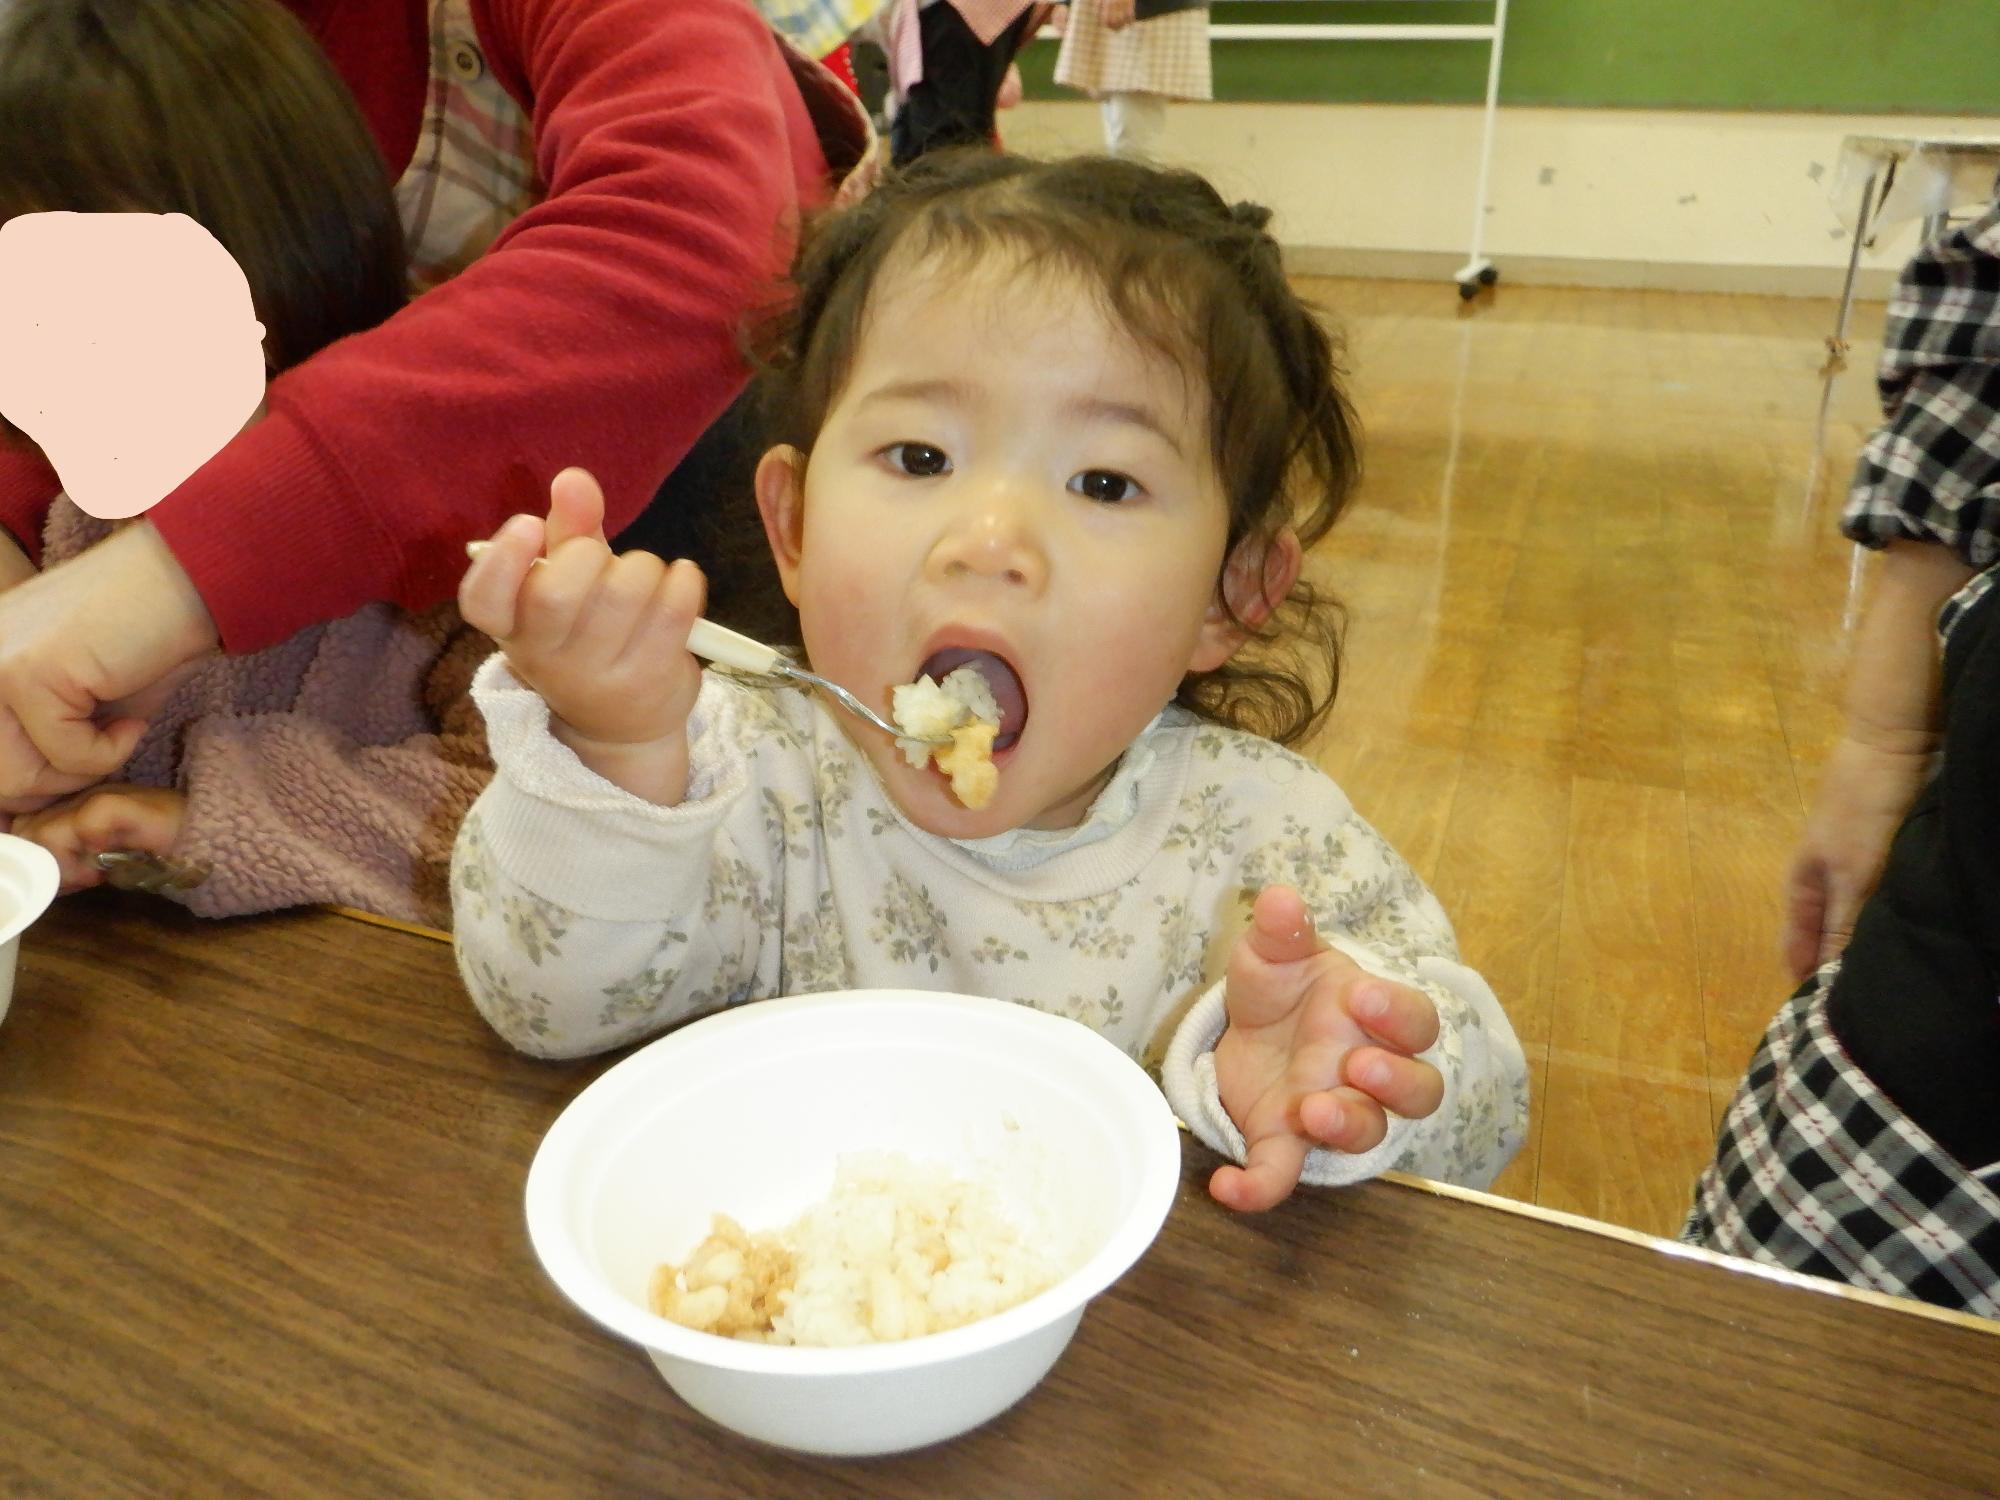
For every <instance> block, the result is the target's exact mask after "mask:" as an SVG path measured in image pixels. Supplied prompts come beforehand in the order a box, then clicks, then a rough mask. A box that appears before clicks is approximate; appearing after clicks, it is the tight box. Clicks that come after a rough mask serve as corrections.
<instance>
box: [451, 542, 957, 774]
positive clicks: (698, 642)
mask: <svg viewBox="0 0 2000 1500" xmlns="http://www.w3.org/2000/svg"><path fill="white" fill-rule="evenodd" d="M488 545H489V544H488V543H486V542H467V543H466V544H465V555H466V556H467V557H472V558H477V557H478V556H479V554H480V553H482V552H484V551H485V550H486V548H487V546H488ZM547 561H548V559H547V558H545V557H538V558H536V559H535V563H534V565H535V566H536V567H540V566H541V565H542V564H543V563H545V562H547ZM687 648H688V650H690V651H692V652H693V653H694V654H695V655H696V656H699V657H701V658H702V659H703V660H704V661H712V662H716V663H718V664H720V665H722V666H725V667H734V668H735V669H736V670H737V671H739V672H749V673H752V674H754V675H755V676H759V677H786V678H790V679H791V680H792V681H794V682H800V683H804V684H805V685H806V686H808V687H816V688H818V689H820V691H822V692H824V693H826V694H827V695H828V696H829V697H831V698H832V699H833V700H834V701H835V702H836V703H838V704H839V705H840V706H841V707H842V708H844V709H846V710H847V711H848V712H849V713H852V714H856V715H858V716H859V717H861V718H863V719H866V720H867V721H868V722H869V723H870V724H873V725H874V726H875V727H876V728H877V729H879V730H881V731H882V732H883V733H884V734H889V735H894V736H895V737H896V738H897V739H902V740H913V741H915V742H916V743H918V744H924V745H944V744H949V743H950V742H951V736H950V735H944V736H941V737H939V738H937V739H925V738H923V737H922V736H919V735H913V734H908V733H906V732H905V731H903V730H902V729H899V728H898V727H897V726H896V725H894V724H892V723H891V722H890V721H889V720H887V719H885V718H883V717H882V716H881V715H880V714H878V713H876V712H875V710H874V709H872V708H870V707H869V706H868V705H867V704H865V703H863V702H862V701H861V700H860V699H859V698H857V697H855V696H854V694H852V693H850V692H849V691H848V690H847V689H846V688H844V687H842V686H841V685H840V684H839V683H837V682H831V681H829V680H828V679H826V678H824V677H822V676H820V675H819V674H818V673H817V672H808V671H807V670H806V669H805V668H804V667H802V666H800V665H798V664H797V663H796V662H794V661H792V660H791V659H790V658H789V657H787V656H786V655H785V653H784V652H782V651H780V650H779V649H778V648H777V647H776V646H767V645H765V644H764V643H763V642H762V641H753V640H752V639H750V637H749V636H747V635H739V634H738V633H737V632H736V631H734V630H731V629H729V628H728V627H727V626H725V625H718V624H716V623H715V622H714V621H713V620H701V619H698V620H696V621H695V622H694V624H693V625H692V626H690V627H689V628H688V641H687Z"/></svg>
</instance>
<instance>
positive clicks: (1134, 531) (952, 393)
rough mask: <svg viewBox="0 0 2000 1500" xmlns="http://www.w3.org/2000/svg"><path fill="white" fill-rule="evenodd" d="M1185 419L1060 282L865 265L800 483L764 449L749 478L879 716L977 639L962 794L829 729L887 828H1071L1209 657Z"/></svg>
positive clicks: (781, 548)
mask: <svg viewBox="0 0 2000 1500" xmlns="http://www.w3.org/2000/svg"><path fill="white" fill-rule="evenodd" d="M1207 423H1208V406H1207V394H1206V392H1205V391H1204V390H1203V389H1202V388H1201V384H1200V381H1199V380H1198V379H1197V380H1193V381H1190V380H1188V379H1186V378H1184V376H1183V373H1182V371H1181V370H1180V369H1179V368H1178V367H1177V366H1176V365H1174V364H1172V363H1171V362H1169V361H1167V360H1166V359H1164V358H1162V357H1161V356H1160V355H1159V354H1158V353H1156V352H1153V351H1150V350H1146V349H1143V348H1141V346H1139V345H1138V344H1137V343H1136V342H1135V341H1134V340H1132V338H1131V337H1130V336H1129V335H1127V334H1126V333H1125V332H1124V331H1123V329H1121V328H1119V327H1117V326H1115V325H1113V324H1112V323H1111V322H1109V321H1108V320H1107V317H1106V315H1105V312H1104V311H1103V310H1102V309H1101V308H1100V307H1099V306H1098V303H1097V299H1096V297H1095V296H1094V295H1093V294H1092V293H1091V292H1090V291H1089V290H1088V289H1087V288H1085V287H1084V286H1082V285H1081V284H1080V283H1077V282H1075V281H1072V280H1070V279H1067V278H1065V277H1062V276H1059V275H1050V274H1047V273H1042V274H1033V273H1026V272H1013V271H1010V270H1007V269H1005V268H1001V269H988V270H982V271H978V272H973V273H966V272H964V271H962V270H959V269H958V268H956V267H949V268H947V267H934V266H928V265H921V264H920V265H917V266H913V267H901V268H899V267H894V266H892V267H891V268H890V269H888V270H886V271H885V272H884V273H883V277H882V280H881V282H880V283H879V284H878V285H877V287H876V289H875V292H874V294H873V296H872V298H871V300H870V304H869V312H868V315H867V322H866V325H865V327H864V329H863V331H862V335H861V339H860V344H859V347H858V349H857V350H856V352H855V359H854V363H853V367H852V369H851V371H850V373H849V375H848V379H847V383H846V385H845V387H844V388H843V389H842V390H841V391H840V393H839V395H838V397H837V398H836V400H835V402H834V405H833V407H832V409H831V411H830V412H829V413H828V415H827V420H826V423H825V425H824V427H823V428H822V430H821V432H820V434H819V439H818V441H817V443H816V444H815V446H814V448H813V452H812V455H811V459H810V462H809V464H808V465H807V466H806V469H805V475H804V483H803V493H801V492H800V487H799V485H798V482H797V479H796V477H795V476H796V470H795V468H794V466H793V465H792V464H791V463H789V462H788V461H787V458H786V455H790V454H791V450H788V449H786V450H777V451H776V452H774V453H773V454H770V455H767V456H766V458H765V461H764V467H763V469H762V470H761V471H760V473H759V494H760V499H762V500H763V501H764V503H765V508H766V516H767V527H769V528H770V529H771V530H772V532H773V538H772V540H773V547H774V550H775V551H776V552H777V553H778V556H779V568H780V572H781V574H782V575H783V577H784V580H785V587H786V592H787V593H788V594H789V595H790V597H791V599H792V601H793V603H794V604H796V605H797V606H798V608H799V612H800V616H801V620H802V623H803V627H804V632H805V643H806V649H807V652H808V654H809V655H810V657H811V660H812V663H813V667H814V669H815V670H817V671H819V672H820V673H822V674H824V675H826V676H829V677H831V678H833V679H834V680H835V681H837V682H839V683H841V684H842V685H843V686H845V687H847V688H848V689H850V690H851V691H853V692H855V693H856V694H858V695H859V696H860V697H861V698H862V699H863V700H865V701H866V702H868V703H869V704H871V705H874V706H877V707H880V708H881V709H882V710H883V711H884V712H885V713H886V712H887V711H888V709H889V703H890V690H891V688H892V687H893V686H894V685H896V684H898V683H905V682H910V681H912V680H914V679H915V678H916V677H917V676H918V675H919V673H920V672H922V671H924V670H925V669H926V667H928V668H929V669H930V670H931V671H932V673H933V675H936V674H937V673H938V672H940V671H941V670H943V669H944V668H946V667H948V666H949V665H950V664H952V663H953V662H954V661H956V660H958V659H960V658H962V657H964V656H966V655H967V654H969V653H983V654H982V655H980V656H979V658H978V663H979V665H980V666H981V669H982V672H983V673H984V675H986V676H987V677H988V678H989V679H993V680H995V687H996V696H997V697H998V698H999V699H1000V702H1001V705H1002V710H1003V721H1002V724H1001V734H1000V738H999V741H998V746H999V748H998V753H997V754H996V755H995V757H994V760H995V763H996V764H997V765H998V767H999V769H1000V784H999V790H998V792H997V793H996V795H995V796H994V798H993V800H992V802H991V803H989V804H988V805H987V806H986V807H985V808H983V809H981V810H980V811H977V812H974V811H971V810H969V809H967V808H965V807H963V806H961V805H960V804H959V802H958V801H957V800H956V799H955V798H954V797H953V796H952V795H951V792H950V790H949V787H948V783H947V781H946V779H945V778H944V777H943V776H942V775H941V774H940V773H939V772H938V771H937V770H936V769H935V768H934V767H929V766H927V767H925V768H923V769H921V770H918V769H914V768H912V767H911V766H909V765H908V764H907V763H906V762H905V761H904V759H903V757H902V755H901V754H900V753H899V752H898V751H897V749H896V747H895V743H894V741H893V740H891V739H889V738H888V737H887V736H885V735H883V734H881V733H880V732H878V731H876V730H874V729H872V728H870V727H868V726H866V725H863V724H860V723H858V722H855V723H851V724H847V725H846V727H847V729H848V732H849V733H850V734H851V735H852V737H853V738H854V740H855V742H856V744H857V745H858V746H859V747H860V749H861V750H862V752H863V753H864V754H866V755H867V756H868V758H869V760H870V761H871V762H872V763H873V765H874V767H875V769H876V771H877V773H878V774H879V775H880V776H881V778H882V780H883V782H884V784H885V785H886V786H887V788H888V791H889V794H890V795H891V796H892V797H893V798H894V799H895V801H896V803H897V805H898V806H899V807H900V808H901V809H902V810H903V812H904V813H905V814H906V815H907V816H908V817H909V818H910V819H911V821H912V822H914V823H916V824H917V825H918V826H919V827H921V828H924V829H926V830H928V831H930V832H932V833H937V834H941V835H944V836H947V837H952V838H982V837H987V836H990V835H992V834H995V833H999V832H1002V831H1005V830H1007V829H1010V828H1016V827H1022V826H1027V827H1035V828H1063V827H1070V826H1073V825H1075V824H1076V823H1078V822H1080V821H1081V820H1082V818H1083V816H1084V814H1085V813H1086V812H1087V811H1088V809H1089V806H1090V803H1091V801H1092V800H1093V799H1094V798H1095V797H1096V795H1097V793H1098V792H1099V791H1100V790H1101V789H1102V788H1103V786H1104V784H1105V782H1106V781H1107V780H1108V779H1109V778H1110V775H1111V773H1112V772H1113V770H1114V769H1115V768H1116V765H1117V762H1118V759H1119V757H1120V756H1121V755H1122V754H1123V753H1124V751H1125V749H1126V748H1127V747H1128V746H1129V745H1130V744H1131V743H1132V741H1133V739H1134V738H1135V737H1136V736H1137V735H1138V733H1139V732H1140V730H1141V729H1143V728H1144V727H1145V725H1146V723H1147V722H1148V721H1149V720H1150V719H1151V718H1152V717H1153V716H1154V715H1155V714H1156V713H1158V712H1159V710H1160V709H1161V708H1162V707H1163V706H1164V705H1165V704H1166V703H1167V702H1168V701H1169V700H1170V699H1171V698H1172V697H1173V696H1174V694H1175V692H1176V691H1177V689H1178V688H1179V686H1180V683H1181V680H1182V678H1183V677H1184V676H1185V675H1186V674H1187V673H1188V672H1190V671H1205V670H1209V669H1212V668H1214V667H1216V666H1219V665H1221V663H1222V662H1223V661H1225V660H1227V659H1228V657H1229V655H1230V654H1231V653H1232V652H1233V650H1234V649H1235V646H1236V644H1237V641H1238V637H1237V634H1236V632H1235V631H1234V629H1233V628H1232V627H1231V625H1230V623H1229V621H1228V618H1227V615H1226V614H1225V613H1223V612H1222V611H1221V610H1220V608H1219V604H1218V595H1217V583H1218V578H1219V576H1220V574H1221V571H1222V563H1223V554H1224V546H1225V542H1226V540H1227V533H1228V513H1227V507H1226V504H1225V501H1224V498H1223V493H1222V487H1221V482H1220V480H1219V478H1218V476H1217V474H1216V472H1215V465H1214V461H1213V458H1212V457H1211V454H1210V450H1209V439H1208V430H1207ZM842 717H843V718H845V716H842Z"/></svg>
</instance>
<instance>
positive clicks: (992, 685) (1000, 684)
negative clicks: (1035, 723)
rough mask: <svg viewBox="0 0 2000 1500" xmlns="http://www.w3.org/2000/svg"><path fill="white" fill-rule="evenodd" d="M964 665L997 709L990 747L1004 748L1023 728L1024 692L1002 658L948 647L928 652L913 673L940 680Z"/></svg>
mask: <svg viewBox="0 0 2000 1500" xmlns="http://www.w3.org/2000/svg"><path fill="white" fill-rule="evenodd" d="M968 666H969V667H971V668H973V669H974V670H975V671H977V672H978V673H979V675H980V676H981V677H983V678H984V679H985V680H986V686H987V689H988V691H990V692H991V693H992V694H993V702H994V705H995V706H996V707H997V708H999V710H1000V732H999V734H997V735H996V736H994V739H993V748H994V750H995V751H996V752H998V751H1001V750H1005V749H1008V748H1009V747H1010V746H1012V745H1013V744H1014V742H1015V741H1016V740H1018V739H1020V737H1021V731H1022V730H1023V729H1024V728H1026V727H1027V723H1028V692H1027V689H1026V688H1025V687H1023V686H1022V685H1021V677H1020V674H1019V673H1018V672H1016V671H1015V670H1014V667H1013V664H1012V663H1010V662H1009V661H1008V660H1007V658H1006V657H1004V656H999V655H996V654H995V653H993V652H991V651H977V650H974V649H972V648H971V647H969V646H949V647H946V648H945V649H944V650H942V651H934V652H932V653H931V655H930V656H929V657H927V658H926V659H925V661H924V664H923V666H921V667H920V668H918V670H917V675H918V676H919V677H929V678H930V679H931V680H932V681H933V682H942V681H944V679H945V674H946V673H948V672H954V671H956V670H957V669H958V668H960V667H968Z"/></svg>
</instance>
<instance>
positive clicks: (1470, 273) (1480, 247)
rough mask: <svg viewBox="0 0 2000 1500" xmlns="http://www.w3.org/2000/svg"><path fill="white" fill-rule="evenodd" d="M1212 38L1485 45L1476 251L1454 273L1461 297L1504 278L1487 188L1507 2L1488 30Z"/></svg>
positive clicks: (1251, 26)
mask: <svg viewBox="0 0 2000 1500" xmlns="http://www.w3.org/2000/svg"><path fill="white" fill-rule="evenodd" d="M1209 35H1210V37H1211V38H1213V39H1214V40H1216V41H1223V42H1237V41H1241V42H1256V41H1262V42H1485V43H1486V44H1487V48H1488V51H1487V58H1486V113H1485V120H1484V123H1483V124H1482V126H1481V128H1480V137H1479V185H1478V187H1477V188H1475V189H1474V190H1473V195H1472V247H1471V251H1470V253H1469V254H1468V255H1467V257H1466V261H1465V264H1464V265H1463V266H1461V267H1459V268H1458V270H1457V271H1455V272H1454V273H1453V274H1452V279H1453V280H1454V281H1456V282H1457V283H1458V295H1459V296H1460V297H1464V298H1468V299H1469V298H1471V297H1473V296H1476V295H1477V294H1478V292H1479V289H1480V288H1481V287H1482V286H1491V285H1493V283H1494V282H1496V281H1498V280H1499V279H1500V272H1499V269H1498V268H1497V267H1496V266H1495V265H1494V264H1493V262H1492V261H1490V260H1488V259H1487V258H1486V255H1485V251H1484V246H1485V242H1486V189H1487V184H1488V183H1489V181H1490V180H1491V178H1492V173H1493V117H1494V115H1495V113H1496V112H1497V110H1498V108H1499V103H1500V52H1501V47H1502V45H1503V43H1504V42H1505V41H1506V36H1507V0H1493V19H1492V21H1491V22H1489V23H1487V24H1485V25H1467V24H1448V25H1436V26H1432V25H1422V24H1410V25H1368V26H1344V25H1339V24H1312V23H1301V24H1297V25H1286V24H1272V25H1262V24H1258V23H1236V22H1228V23H1224V24H1221V25H1217V26H1212V27H1210V28H1209Z"/></svg>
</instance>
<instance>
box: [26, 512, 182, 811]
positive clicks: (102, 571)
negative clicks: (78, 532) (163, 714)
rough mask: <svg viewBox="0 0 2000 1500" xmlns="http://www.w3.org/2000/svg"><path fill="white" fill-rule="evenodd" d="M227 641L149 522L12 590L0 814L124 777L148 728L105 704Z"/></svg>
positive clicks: (148, 686) (145, 688)
mask: <svg viewBox="0 0 2000 1500" xmlns="http://www.w3.org/2000/svg"><path fill="white" fill-rule="evenodd" d="M215 645H216V631H215V622H214V621H213V620H211V619H210V618H209V614H208V609H207V607H206V606H205V605H203V603H202V602H201V596H200V595H199V594H197V593H196V592H195V588H194V585H193V583H192V582H190V581H189V579H188V576H187V574H186V573H185V572H184V571H183V570H182V568H181V566H180V564H179V563H178V562H176V561H175V560H174V556H173V553H172V552H170V551H169V550H168V549H167V544H166V543H165V542H164V541H162V540H161V538H160V534H159V533H158V532H157V531H155V530H154V529H153V527H152V525H151V524H150V523H149V522H146V521H139V522H135V523H134V524H132V525H130V526H127V527H124V528H123V529H121V530H120V531H119V532H118V533H117V534H116V535H114V536H112V537H110V538H108V539H106V540H105V541H103V542H101V543H99V544H98V545H97V546H95V547H93V548H91V549H90V550H89V551H88V552H86V553H84V554H83V555H82V556H81V557H78V558H75V559H73V560H72V561H70V562H67V563H64V564H62V565H61V566H59V567H55V568H51V569H49V570H48V571H47V572H45V573H41V574H38V575H36V576H35V577H33V578H29V579H27V580H26V581H25V582H22V583H20V584H17V585H16V586H14V587H12V588H8V589H6V590H5V591H4V592H0V812H25V811H29V810H32V809H34V808H37V807H42V806H45V805H46V804H47V803H48V802H49V801H50V800H51V799H53V798H56V797H60V796H64V795H66V794H67V793H70V792H74V791H77V790H80V789H81V788H83V787H86V786H89V785H90V784H91V783H93V782H96V781H101V780H102V779H103V778H105V777H106V776H109V775H111V774H112V773H113V772H115V771H116V770H117V769H118V768H119V767H120V766H122V765H124V764H125V762H126V760H128V759H129V758H130V757H131V754H132V752H133V750H134V749H136V748H137V747H138V744H139V738H140V736H141V735H142V734H144V733H145V730H146V722H145V719H144V718H143V717H141V716H139V715H137V714H134V713H132V712H130V711H128V710H119V709H114V710H113V711H112V712H111V713H109V714H106V713H104V712H103V711H104V709H105V707H106V706H107V705H117V704H118V703H119V701H120V700H122V699H128V698H132V697H134V696H135V695H146V694H148V693H149V692H150V690H152V689H153V688H154V687H155V686H156V685H157V684H159V683H160V682H161V681H162V679H164V678H166V677H167V676H168V674H169V673H172V672H173V671H174V670H175V669H176V668H177V667H179V666H181V665H182V664H183V663H185V662H188V661H191V660H193V659H194V658H195V657H198V656H200V655H201V654H202V653H203V652H205V651H209V650H212V649H213V648H214V647H215Z"/></svg>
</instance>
